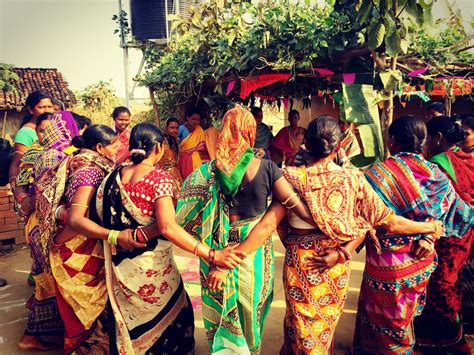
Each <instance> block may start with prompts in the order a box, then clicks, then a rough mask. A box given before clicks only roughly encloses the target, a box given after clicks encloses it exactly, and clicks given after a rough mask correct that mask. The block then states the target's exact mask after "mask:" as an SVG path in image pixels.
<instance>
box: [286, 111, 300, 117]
mask: <svg viewBox="0 0 474 355" xmlns="http://www.w3.org/2000/svg"><path fill="white" fill-rule="evenodd" d="M293 115H298V116H299V115H300V113H299V112H298V110H291V111H290V112H288V118H290V117H291V116H293Z"/></svg>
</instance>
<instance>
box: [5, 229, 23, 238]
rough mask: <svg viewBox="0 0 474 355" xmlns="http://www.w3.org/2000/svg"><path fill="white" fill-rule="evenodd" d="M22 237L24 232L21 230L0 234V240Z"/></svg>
mask: <svg viewBox="0 0 474 355" xmlns="http://www.w3.org/2000/svg"><path fill="white" fill-rule="evenodd" d="M24 235H25V231H24V230H22V229H17V230H14V231H8V232H1V233H0V240H4V239H11V238H18V237H23V236H24Z"/></svg>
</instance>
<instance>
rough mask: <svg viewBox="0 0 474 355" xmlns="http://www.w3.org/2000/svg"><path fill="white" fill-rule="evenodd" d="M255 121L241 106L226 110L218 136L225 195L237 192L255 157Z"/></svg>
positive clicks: (220, 178) (218, 175) (218, 167)
mask: <svg viewBox="0 0 474 355" xmlns="http://www.w3.org/2000/svg"><path fill="white" fill-rule="evenodd" d="M255 131H256V123H255V118H254V117H253V115H252V114H251V113H250V112H249V111H247V110H245V109H244V108H241V107H235V108H233V109H230V110H229V111H227V112H226V114H225V116H224V119H223V121H222V128H221V131H220V133H219V137H218V139H217V154H216V179H217V181H218V182H219V184H220V186H221V188H222V191H223V192H224V194H225V195H235V194H236V193H237V190H238V188H239V187H240V184H241V183H242V179H243V178H244V174H245V172H246V171H247V167H248V165H249V164H250V161H251V160H252V158H253V149H252V147H253V145H254V143H255Z"/></svg>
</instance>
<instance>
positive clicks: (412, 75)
mask: <svg viewBox="0 0 474 355" xmlns="http://www.w3.org/2000/svg"><path fill="white" fill-rule="evenodd" d="M428 68H429V66H428V67H426V68H422V69H418V70H413V71H412V72H410V73H408V76H410V77H415V76H418V75H421V74H424V73H425V72H426V71H427V70H428Z"/></svg>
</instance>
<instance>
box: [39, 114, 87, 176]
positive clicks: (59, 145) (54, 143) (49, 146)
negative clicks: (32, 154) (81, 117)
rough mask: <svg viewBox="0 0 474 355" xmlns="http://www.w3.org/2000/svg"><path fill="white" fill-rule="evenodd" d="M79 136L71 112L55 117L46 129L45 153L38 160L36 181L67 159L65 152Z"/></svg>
mask: <svg viewBox="0 0 474 355" xmlns="http://www.w3.org/2000/svg"><path fill="white" fill-rule="evenodd" d="M77 135H79V129H78V128H77V124H76V121H75V120H74V118H73V116H72V114H71V113H70V112H67V111H62V112H59V113H57V114H55V115H54V116H53V118H52V119H51V123H50V124H49V125H47V126H46V128H45V129H44V139H43V142H44V152H43V153H41V154H40V156H39V157H38V159H37V160H36V164H35V167H34V175H35V179H38V178H39V177H40V176H41V175H42V174H43V173H44V172H45V171H47V170H49V169H50V168H52V167H53V166H55V165H56V164H59V163H60V162H61V161H62V160H64V158H66V156H67V153H65V152H64V150H65V149H66V148H68V147H70V146H71V141H72V139H73V138H74V137H76V136H77Z"/></svg>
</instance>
